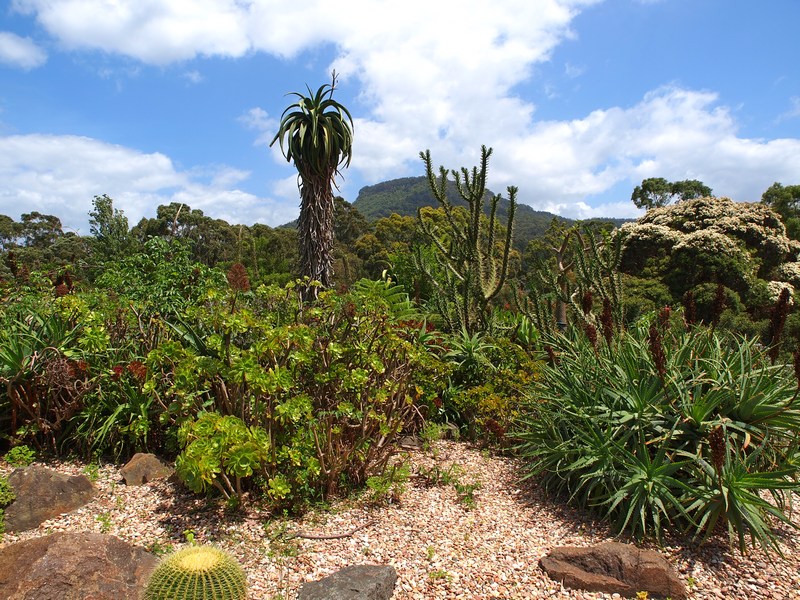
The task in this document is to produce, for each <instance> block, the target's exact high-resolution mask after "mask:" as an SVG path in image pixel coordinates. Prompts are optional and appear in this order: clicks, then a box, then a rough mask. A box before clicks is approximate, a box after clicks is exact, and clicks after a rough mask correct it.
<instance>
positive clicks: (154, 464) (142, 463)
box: [120, 452, 175, 485]
mask: <svg viewBox="0 0 800 600" xmlns="http://www.w3.org/2000/svg"><path fill="white" fill-rule="evenodd" d="M174 472H175V471H174V469H173V468H172V467H169V466H167V465H165V464H164V463H163V462H161V460H159V458H158V457H157V456H156V455H155V454H145V453H142V452H137V453H136V454H134V455H133V458H132V459H130V460H129V461H128V464H126V465H125V466H124V467H122V469H120V475H122V478H123V479H124V480H125V485H144V484H145V483H148V482H150V481H153V480H154V479H166V478H167V477H170V476H171V475H172V474H173V473H174Z"/></svg>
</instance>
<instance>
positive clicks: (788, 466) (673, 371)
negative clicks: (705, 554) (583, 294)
mask: <svg viewBox="0 0 800 600" xmlns="http://www.w3.org/2000/svg"><path fill="white" fill-rule="evenodd" d="M677 320H678V319H674V318H673V319H672V323H670V319H669V311H668V309H665V310H664V311H662V312H661V313H660V315H659V316H658V318H654V319H653V320H652V321H651V322H648V321H646V320H645V321H641V322H640V323H638V324H637V325H636V326H635V327H634V328H633V329H632V330H630V331H628V332H627V333H624V334H622V335H620V336H617V337H616V338H615V339H613V340H612V343H611V345H610V346H609V345H608V344H607V343H606V341H605V340H603V339H601V340H600V341H599V342H598V340H597V339H596V338H595V340H594V342H592V341H591V340H590V339H589V338H588V337H587V336H586V335H584V334H583V333H579V332H576V331H571V332H569V333H568V334H566V335H556V336H553V337H551V338H550V339H549V340H546V341H545V344H546V345H547V346H548V347H549V354H550V359H551V360H550V362H549V363H548V364H547V365H545V366H544V367H543V369H542V381H541V383H542V385H541V387H540V388H539V394H540V397H539V402H538V404H537V405H536V407H535V410H533V412H531V413H530V414H529V415H527V417H526V418H525V419H524V425H523V426H522V427H521V429H520V431H519V433H518V435H519V436H520V438H521V439H522V443H521V445H520V447H519V450H520V452H521V454H522V456H523V457H524V458H525V460H526V461H527V467H528V469H529V474H528V475H527V476H528V477H532V476H536V477H538V478H541V481H542V482H543V484H544V485H545V487H546V488H547V489H548V490H551V491H553V492H557V493H560V494H563V495H565V496H566V498H567V499H568V501H569V502H570V503H572V504H576V505H578V506H581V507H586V508H590V509H592V510H594V511H597V512H598V513H599V514H600V515H602V516H603V517H605V518H607V519H609V520H611V521H612V522H613V523H614V525H615V527H616V529H617V530H618V531H626V532H629V533H632V534H634V535H636V536H644V535H653V536H655V537H656V538H658V539H661V536H662V534H663V531H664V530H665V528H666V527H667V526H668V525H669V526H671V527H672V528H680V529H682V530H685V531H689V532H692V533H693V535H694V536H695V538H697V539H699V540H700V541H701V542H702V541H705V540H707V539H708V538H709V537H710V536H712V535H713V534H714V533H715V532H716V531H717V528H718V527H719V528H723V529H724V530H727V533H728V535H729V537H730V539H731V541H733V540H737V541H738V546H739V548H740V550H741V551H742V552H744V551H745V549H746V546H747V538H748V537H749V538H750V541H751V542H752V543H753V545H756V544H759V545H767V546H772V547H774V548H775V549H778V550H779V548H778V542H777V539H776V536H775V533H774V532H773V530H772V525H771V519H772V518H775V519H778V520H780V521H783V522H785V523H791V524H792V525H794V526H797V525H796V524H795V523H793V522H792V521H791V518H790V516H789V514H788V513H787V511H786V508H787V505H788V503H789V500H790V498H789V492H790V490H795V491H797V490H798V484H797V480H796V475H797V470H798V459H800V453H799V452H798V441H797V440H798V433H800V401H799V400H798V384H797V382H796V381H795V379H794V377H792V373H791V371H790V369H788V368H787V367H785V366H781V365H774V366H773V365H772V364H771V363H770V361H769V359H768V357H767V356H766V355H765V353H764V350H763V348H761V347H760V346H758V345H757V344H756V343H755V342H754V341H752V340H749V339H746V338H740V337H731V336H726V335H723V334H720V333H718V332H713V331H710V330H707V329H705V328H699V327H698V328H693V329H691V330H690V331H688V332H687V331H685V329H684V328H683V326H682V324H681V325H676V323H675V321H677ZM764 493H767V494H769V496H770V501H767V500H765V499H764V497H763V494H764Z"/></svg>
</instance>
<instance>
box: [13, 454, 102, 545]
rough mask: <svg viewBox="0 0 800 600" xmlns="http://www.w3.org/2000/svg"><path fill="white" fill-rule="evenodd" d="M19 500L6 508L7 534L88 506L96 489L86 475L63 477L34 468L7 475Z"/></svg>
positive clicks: (59, 474) (43, 469) (46, 469)
mask: <svg viewBox="0 0 800 600" xmlns="http://www.w3.org/2000/svg"><path fill="white" fill-rule="evenodd" d="M8 483H9V485H10V486H11V489H13V490H14V494H15V495H16V499H15V500H14V502H12V503H11V504H10V505H9V506H8V507H7V508H6V514H5V518H6V531H25V530H27V529H34V528H36V527H38V526H39V524H40V523H42V522H44V521H46V520H47V519H52V518H53V517H56V516H58V515H60V514H63V513H68V512H72V511H73V510H75V509H76V508H80V507H81V506H83V505H84V504H87V503H88V502H89V501H90V500H91V499H92V498H93V497H94V495H95V494H96V493H97V488H95V486H94V485H93V484H92V482H91V481H89V479H88V478H87V477H86V476H85V475H75V476H70V475H64V474H63V473H58V472H56V471H53V470H51V469H48V468H47V467H42V466H39V465H33V466H30V467H27V468H25V469H16V470H15V471H14V472H13V473H11V475H9V476H8Z"/></svg>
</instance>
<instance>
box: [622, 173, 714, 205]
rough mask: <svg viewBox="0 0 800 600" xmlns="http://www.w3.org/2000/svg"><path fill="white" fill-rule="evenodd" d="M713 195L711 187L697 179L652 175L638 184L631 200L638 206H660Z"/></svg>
mask: <svg viewBox="0 0 800 600" xmlns="http://www.w3.org/2000/svg"><path fill="white" fill-rule="evenodd" d="M710 195H711V188H710V187H708V186H707V185H705V184H704V183H703V182H702V181H698V180H697V179H685V180H683V181H667V180H666V179H664V178H663V177H650V178H648V179H644V180H643V181H642V183H641V185H637V186H636V187H635V188H634V190H633V193H632V194H631V200H632V201H633V203H634V204H635V205H636V207H637V208H646V209H648V210H649V209H651V208H659V207H661V206H666V205H667V204H669V203H670V202H672V201H673V200H676V199H677V200H693V199H694V198H703V197H704V196H710Z"/></svg>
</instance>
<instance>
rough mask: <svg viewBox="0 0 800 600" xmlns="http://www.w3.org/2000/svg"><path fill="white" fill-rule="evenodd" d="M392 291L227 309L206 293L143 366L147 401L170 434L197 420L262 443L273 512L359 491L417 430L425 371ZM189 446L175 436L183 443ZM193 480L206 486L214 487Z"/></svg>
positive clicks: (263, 474)
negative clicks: (214, 421)
mask: <svg viewBox="0 0 800 600" xmlns="http://www.w3.org/2000/svg"><path fill="white" fill-rule="evenodd" d="M395 291H396V290H392V289H389V288H387V287H386V286H385V285H384V284H379V285H356V286H354V291H352V292H350V293H345V294H338V293H335V292H332V291H326V292H322V293H320V295H319V299H318V301H317V302H315V303H314V304H306V305H304V304H302V303H300V301H299V297H298V295H297V294H296V291H295V288H294V287H290V288H289V289H287V290H284V291H283V292H278V291H276V290H264V289H260V290H256V291H255V293H254V294H251V295H250V296H247V295H242V297H241V298H240V299H239V302H238V303H236V304H234V303H232V302H231V297H230V293H229V294H220V293H218V292H213V293H210V294H209V295H208V296H207V300H206V303H205V304H204V305H202V306H199V307H196V308H195V309H193V310H191V311H187V313H186V315H185V317H184V318H182V319H181V320H180V321H176V322H175V323H174V329H175V331H176V336H175V338H174V339H173V340H172V341H168V342H164V343H162V344H160V345H159V347H158V348H156V349H155V350H153V351H152V352H151V353H150V354H149V355H148V359H147V366H148V369H149V372H150V373H151V376H150V378H149V379H148V384H147V386H148V387H147V389H148V390H149V392H150V393H152V394H153V395H154V396H156V397H157V398H158V399H159V402H160V403H163V404H164V405H165V406H166V407H167V409H168V411H167V413H165V415H164V417H165V419H167V420H169V421H170V422H171V423H173V424H175V425H178V426H180V425H181V424H182V423H185V422H192V421H194V419H195V417H196V416H197V415H199V414H201V413H202V412H203V411H205V412H213V413H218V415H220V416H221V417H225V418H227V417H233V416H235V417H237V418H239V419H241V423H242V427H244V428H246V430H247V431H250V432H251V433H252V432H256V431H265V432H267V440H266V441H265V447H267V448H268V449H269V455H268V456H267V457H264V458H263V459H261V460H262V462H261V463H260V465H259V468H260V471H259V472H258V475H259V477H257V478H256V477H254V480H255V479H258V481H259V482H261V483H262V486H263V488H264V489H265V490H266V491H267V493H268V494H269V495H270V496H271V497H272V499H273V500H276V501H281V502H285V503H290V504H294V503H298V502H299V503H302V502H304V501H307V500H313V499H319V498H323V497H326V496H328V495H331V494H334V493H336V492H337V491H338V490H339V489H340V488H341V487H342V486H344V487H348V486H352V485H363V484H365V483H366V481H367V479H368V478H369V477H370V476H373V475H376V474H379V473H381V472H382V471H383V469H384V468H385V466H386V464H387V461H388V459H389V457H390V455H391V454H392V452H393V449H394V445H393V442H394V439H395V437H396V436H397V434H398V433H400V432H401V431H402V430H404V429H406V428H408V427H411V426H412V424H413V421H414V419H416V418H417V415H418V410H417V408H416V406H415V405H416V404H417V403H418V402H419V401H420V398H422V397H423V395H424V392H423V390H422V389H421V387H420V386H419V382H421V381H424V380H427V378H428V377H429V372H430V370H431V368H434V367H432V366H431V365H435V364H436V359H435V357H434V356H433V355H432V354H431V353H430V352H428V349H427V347H426V345H425V343H424V342H423V341H421V332H420V329H419V328H418V327H417V325H416V323H414V322H412V321H408V320H406V319H407V318H408V316H409V313H408V310H409V307H410V305H409V304H408V301H407V297H405V300H401V299H398V298H396V297H395ZM187 427H189V426H187ZM190 434H191V435H196V433H194V430H193V429H186V430H185V431H184V434H181V435H182V436H184V437H183V440H184V443H185V442H186V441H187V440H189V439H190V437H191V436H190ZM237 435H238V434H237ZM199 437H208V436H199ZM189 448H190V446H187V447H186V451H185V452H188V451H189ZM197 452H198V453H197V456H196V459H197V461H200V460H202V456H201V455H202V454H203V453H202V452H200V451H199V450H198V451H197ZM183 460H186V459H183ZM206 460H209V461H212V462H215V464H216V462H218V463H219V467H216V466H211V465H209V467H208V469H207V470H206V471H207V472H209V473H211V472H214V471H215V470H216V471H218V472H219V473H220V474H222V473H224V472H225V465H224V462H225V459H224V456H220V457H219V458H207V459H206ZM185 471H186V473H187V475H188V474H189V470H188V469H185ZM206 471H202V472H206ZM253 471H254V472H255V471H257V469H256V467H255V465H253ZM192 476H193V477H194V478H195V479H196V480H198V481H205V482H206V484H210V485H214V483H213V481H214V479H213V477H210V476H203V475H200V473H199V472H196V473H194V475H192ZM204 477H205V479H204ZM219 479H220V480H221V479H222V478H221V476H220V477H219ZM232 484H233V485H232V487H233V489H235V487H236V484H235V482H233V481H232ZM220 485H221V486H222V487H223V488H225V489H226V491H227V493H229V494H230V489H227V488H228V486H227V484H225V483H224V480H222V481H220ZM199 487H200V486H199V485H198V489H199Z"/></svg>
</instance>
